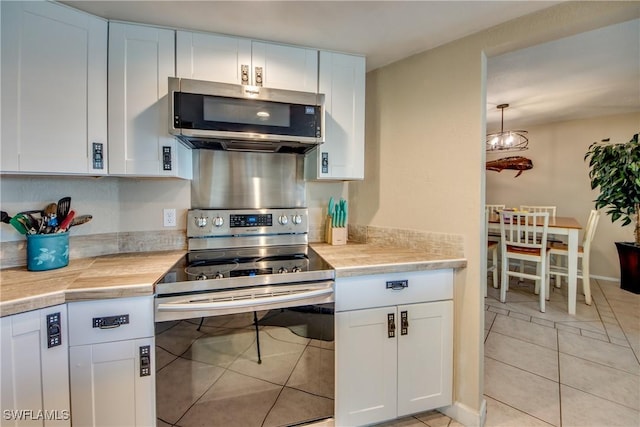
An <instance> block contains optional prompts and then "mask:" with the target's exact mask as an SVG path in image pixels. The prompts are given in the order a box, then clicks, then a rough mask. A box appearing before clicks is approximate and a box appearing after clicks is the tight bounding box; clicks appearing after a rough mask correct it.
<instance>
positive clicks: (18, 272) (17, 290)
mask: <svg viewBox="0 0 640 427" xmlns="http://www.w3.org/2000/svg"><path fill="white" fill-rule="evenodd" d="M184 254H185V251H163V252H139V253H126V254H113V255H103V256H98V257H91V258H79V259H72V260H70V261H69V265H68V266H66V267H63V268H59V269H56V270H49V271H28V270H27V268H26V267H15V268H8V269H3V270H0V316H8V315H10V314H17V313H22V312H25V311H30V310H35V309H39V308H44V307H49V306H52V305H56V304H63V303H65V302H69V301H82V300H96V299H106V298H120V297H133V296H142V295H153V292H154V284H155V282H156V281H157V280H158V279H160V278H161V277H162V275H163V274H164V273H165V272H166V271H167V270H169V269H170V268H171V267H172V266H173V265H174V264H175V263H176V262H177V261H178V260H179V259H180V258H181V257H182V256H183V255H184Z"/></svg>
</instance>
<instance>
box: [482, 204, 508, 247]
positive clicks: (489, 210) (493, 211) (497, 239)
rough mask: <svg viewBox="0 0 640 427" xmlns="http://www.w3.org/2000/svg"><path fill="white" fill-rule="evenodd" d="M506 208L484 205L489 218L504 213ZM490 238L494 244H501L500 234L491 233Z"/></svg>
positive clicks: (503, 206)
mask: <svg viewBox="0 0 640 427" xmlns="http://www.w3.org/2000/svg"><path fill="white" fill-rule="evenodd" d="M505 207H506V205H484V209H485V211H486V212H487V213H488V214H489V216H491V215H497V214H498V213H500V211H503V210H504V209H505ZM488 236H489V238H490V239H491V240H493V241H494V242H498V243H499V242H500V233H494V232H491V231H490V232H489V234H488Z"/></svg>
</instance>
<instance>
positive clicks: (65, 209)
mask: <svg viewBox="0 0 640 427" xmlns="http://www.w3.org/2000/svg"><path fill="white" fill-rule="evenodd" d="M70 209H71V197H68V196H67V197H63V198H62V199H60V200H58V208H57V211H56V215H57V217H58V222H60V223H62V221H64V219H65V218H66V217H67V215H69V210H70Z"/></svg>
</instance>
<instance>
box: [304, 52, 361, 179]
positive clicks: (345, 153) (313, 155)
mask: <svg viewBox="0 0 640 427" xmlns="http://www.w3.org/2000/svg"><path fill="white" fill-rule="evenodd" d="M365 73H366V70H365V58H364V57H361V56H354V55H345V54H341V53H334V52H324V51H321V52H320V75H319V84H318V91H319V92H320V93H323V94H324V95H325V142H324V143H323V144H321V145H319V146H318V147H317V148H316V149H315V150H313V151H311V152H310V153H309V154H308V155H307V157H306V159H305V171H306V175H307V176H306V177H307V179H337V180H358V179H364V107H365V104H364V103H365V78H366V77H365V75H366V74H365Z"/></svg>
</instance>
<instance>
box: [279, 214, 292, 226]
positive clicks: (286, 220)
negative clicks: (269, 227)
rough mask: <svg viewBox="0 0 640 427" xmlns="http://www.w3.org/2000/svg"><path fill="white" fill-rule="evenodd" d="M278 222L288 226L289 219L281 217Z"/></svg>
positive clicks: (284, 216)
mask: <svg viewBox="0 0 640 427" xmlns="http://www.w3.org/2000/svg"><path fill="white" fill-rule="evenodd" d="M278 222H279V223H280V225H287V223H288V222H289V218H287V216H286V215H280V217H279V218H278Z"/></svg>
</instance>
